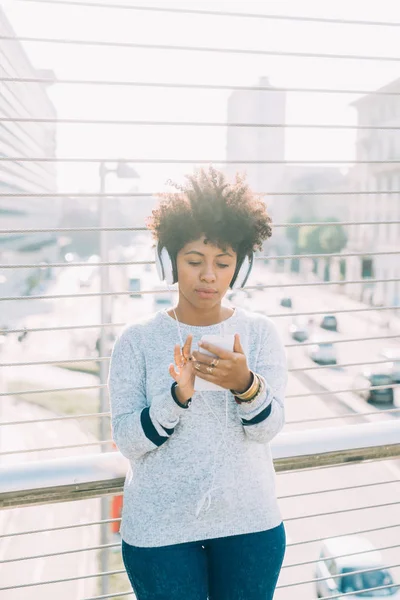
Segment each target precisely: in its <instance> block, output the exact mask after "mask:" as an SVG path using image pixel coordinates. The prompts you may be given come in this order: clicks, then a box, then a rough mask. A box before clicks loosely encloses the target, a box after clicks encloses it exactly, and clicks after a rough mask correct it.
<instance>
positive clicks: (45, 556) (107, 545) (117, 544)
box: [0, 543, 121, 565]
mask: <svg viewBox="0 0 400 600" xmlns="http://www.w3.org/2000/svg"><path fill="white" fill-rule="evenodd" d="M120 545H121V544H120V543H116V544H103V545H100V546H89V547H88V548H74V549H73V550H62V551H61V552H50V553H49V554H35V555H33V556H18V557H17V558H6V559H5V560H0V565H4V564H5V563H13V562H21V561H22V560H37V559H39V558H51V557H53V556H65V555H66V554H77V553H78V552H92V551H93V550H109V549H111V548H116V547H117V546H120Z"/></svg>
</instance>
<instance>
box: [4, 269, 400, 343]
mask: <svg viewBox="0 0 400 600" xmlns="http://www.w3.org/2000/svg"><path fill="white" fill-rule="evenodd" d="M366 281H367V280H366ZM261 287H262V289H264V288H266V287H268V286H257V288H258V289H261ZM243 289H244V290H247V286H245V287H244V288H243ZM385 310H394V311H399V312H400V307H399V306H393V305H391V306H367V307H366V308H340V309H339V308H337V309H336V308H335V309H332V310H331V309H326V310H317V311H311V312H291V313H290V316H291V317H308V316H309V317H314V316H315V315H326V314H330V315H331V314H342V313H359V312H373V311H379V312H381V311H385ZM268 316H269V317H270V318H278V317H288V313H287V312H279V313H268ZM125 325H126V323H118V322H113V323H97V324H95V325H59V326H54V327H31V328H28V327H24V328H22V329H0V332H4V333H5V334H9V333H10V334H11V333H24V332H26V333H38V332H40V331H70V330H72V329H75V330H76V329H100V328H101V327H124V326H125ZM395 337H396V336H395ZM360 339H363V340H364V339H381V338H360ZM338 341H339V340H338ZM345 341H348V340H345ZM349 341H352V340H349ZM357 341H358V340H357ZM335 343H336V340H335ZM302 345H304V344H302ZM293 346H298V344H293Z"/></svg>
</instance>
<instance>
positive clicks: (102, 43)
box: [0, 34, 400, 62]
mask: <svg viewBox="0 0 400 600" xmlns="http://www.w3.org/2000/svg"><path fill="white" fill-rule="evenodd" d="M0 40H5V41H6V40H8V41H14V42H15V41H17V42H25V43H26V42H28V43H29V42H34V43H41V44H66V45H73V46H85V47H98V48H131V49H137V50H162V51H165V50H170V51H178V52H211V53H215V54H242V55H247V56H287V57H291V58H313V59H315V58H323V59H326V58H327V59H335V60H362V61H379V62H400V56H376V55H372V56H371V55H366V54H330V53H329V52H328V53H324V52H290V51H288V50H259V49H257V48H218V47H215V46H214V47H212V46H181V45H171V44H143V43H138V42H114V41H111V40H82V39H80V40H79V39H71V38H48V37H46V38H43V37H33V36H26V35H23V36H18V37H16V36H13V35H3V34H1V35H0Z"/></svg>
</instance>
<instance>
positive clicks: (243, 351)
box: [109, 167, 287, 600]
mask: <svg viewBox="0 0 400 600" xmlns="http://www.w3.org/2000/svg"><path fill="white" fill-rule="evenodd" d="M176 187H177V186H176ZM177 189H178V190H179V192H178V193H175V194H164V195H163V200H162V201H161V203H160V205H159V206H158V208H156V209H155V210H153V212H152V217H151V218H150V219H149V221H148V227H149V229H150V230H151V231H152V233H153V237H154V238H155V239H156V240H157V262H158V269H159V273H160V274H161V277H162V278H163V279H165V280H166V281H167V283H168V282H169V283H173V282H174V281H177V282H178V289H179V299H178V302H177V305H176V307H175V308H173V309H171V310H163V311H160V312H157V313H156V314H154V315H152V316H151V317H149V318H146V319H143V320H142V321H140V322H138V323H135V324H133V325H130V326H129V327H127V328H126V329H125V330H124V332H123V333H122V335H121V336H120V338H119V339H118V340H117V342H116V344H115V346H114V349H113V354H112V360H111V367H110V376H109V391H110V399H111V411H112V428H113V437H114V440H115V442H116V444H117V446H118V448H119V450H120V451H121V453H122V454H123V455H124V456H125V457H126V458H128V459H129V461H130V470H129V472H128V475H127V478H126V481H125V488H124V506H123V514H122V524H121V536H122V540H123V541H122V554H123V560H124V564H125V568H126V571H127V574H128V577H129V579H130V582H131V584H132V587H133V590H134V592H135V594H136V597H137V599H138V600H166V599H168V600H206V599H207V598H209V599H210V600H239V599H241V600H269V599H272V598H273V594H274V590H275V586H276V582H277V579H278V575H279V572H280V568H281V564H282V561H283V556H284V551H285V531H284V526H283V523H282V518H281V515H280V512H279V508H278V506H277V501H276V495H275V485H274V479H275V473H274V468H273V463H272V459H271V453H270V448H269V442H270V441H271V440H272V439H273V438H274V437H275V435H276V434H277V433H278V432H279V431H280V430H281V429H282V426H283V423H284V407H283V399H284V390H285V386H286V378H287V374H286V360H285V352H284V348H283V346H282V343H281V341H280V339H279V336H278V334H277V332H276V329H275V327H274V325H273V324H272V322H271V321H270V320H269V319H268V318H267V317H265V316H263V315H260V314H255V313H251V312H248V311H246V310H244V309H242V308H235V309H232V308H229V307H228V306H224V305H222V303H221V302H222V299H223V297H224V295H225V293H226V292H227V290H228V288H229V287H230V286H231V287H232V286H234V285H235V284H236V286H237V285H243V284H244V282H245V280H246V279H247V277H248V274H249V272H250V269H251V264H252V257H253V251H254V250H255V249H257V248H261V245H262V242H263V241H264V240H265V239H267V238H268V237H269V236H270V235H271V228H270V218H269V216H268V214H267V212H266V209H265V205H264V203H263V202H262V201H261V200H260V199H259V198H257V197H256V196H255V195H254V194H253V193H252V192H251V191H250V189H249V187H248V186H247V184H246V183H245V182H244V180H243V179H242V178H240V177H239V176H237V177H236V180H235V182H234V183H232V184H229V183H227V182H226V180H225V178H224V176H223V175H222V174H221V173H219V172H218V171H216V170H215V169H214V168H212V167H211V168H210V169H209V170H208V171H205V170H199V171H197V172H196V173H195V174H194V175H192V176H188V177H187V183H186V185H185V186H183V187H177ZM205 334H223V335H224V336H228V335H229V334H230V335H231V336H232V334H234V345H233V348H230V350H223V349H222V348H221V347H219V346H217V347H216V346H215V345H210V344H209V343H208V344H207V343H205V344H203V345H201V346H198V343H199V341H200V339H201V338H202V336H203V335H205ZM225 339H227V338H225ZM210 352H211V353H212V355H211V356H210V355H209V353H210ZM172 358H173V361H174V362H173V363H171V359H172ZM204 382H212V383H214V384H216V385H218V386H219V388H217V390H213V391H205V392H204V391H203V392H199V391H196V389H197V390H198V389H199V387H202V386H201V385H200V383H203V384H204ZM171 384H172V385H171Z"/></svg>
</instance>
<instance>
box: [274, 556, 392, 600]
mask: <svg viewBox="0 0 400 600" xmlns="http://www.w3.org/2000/svg"><path fill="white" fill-rule="evenodd" d="M343 556H347V555H343ZM303 564H307V565H312V564H315V560H312V561H311V560H310V561H308V562H307V563H299V565H300V566H301V565H303ZM288 566H289V567H290V566H291V565H283V567H282V568H285V567H288ZM399 566H400V564H394V565H387V566H385V568H387V569H394V568H396V567H399ZM374 571H382V567H381V566H378V567H372V566H371V567H367V568H365V569H357V570H355V571H351V575H361V574H363V573H373V572H374ZM348 574H349V573H338V574H337V575H335V579H336V578H338V579H340V578H341V577H346V576H347V575H348ZM328 579H332V575H330V574H329V575H328V576H326V577H314V578H313V579H302V580H300V581H295V582H293V583H282V584H280V585H277V586H276V589H277V590H278V589H283V588H289V587H297V586H298V585H306V584H307V585H308V584H310V583H317V581H328ZM364 585H365V584H364ZM393 585H394V586H397V585H398V584H393ZM399 587H400V586H399ZM389 588H390V585H382V586H379V588H375V589H382V590H387V589H389ZM370 590H371V588H370V587H368V588H366V587H364V588H362V589H361V590H357V596H363V594H362V591H365V592H366V593H368V592H370ZM352 595H353V598H354V593H353V594H352ZM340 597H342V596H340Z"/></svg>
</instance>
